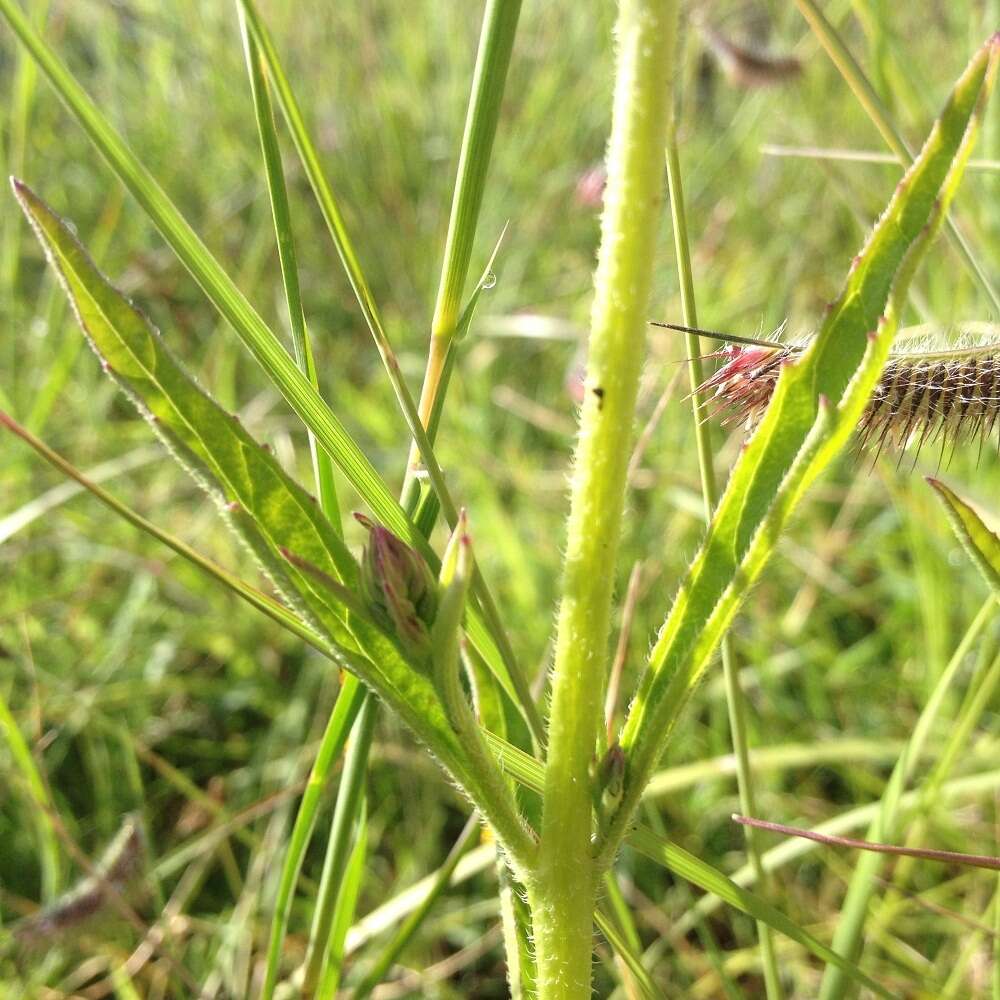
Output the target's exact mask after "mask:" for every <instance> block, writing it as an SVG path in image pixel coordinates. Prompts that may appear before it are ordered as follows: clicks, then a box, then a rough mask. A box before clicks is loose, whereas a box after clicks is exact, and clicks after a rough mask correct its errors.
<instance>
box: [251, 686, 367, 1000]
mask: <svg viewBox="0 0 1000 1000" xmlns="http://www.w3.org/2000/svg"><path fill="white" fill-rule="evenodd" d="M364 698H365V692H364V688H363V687H362V686H361V684H360V683H359V682H358V681H357V679H356V678H354V677H352V676H348V677H346V678H345V680H344V686H343V688H342V689H341V691H340V694H339V695H338V696H337V703H336V705H335V706H334V709H333V713H332V714H331V715H330V719H329V721H328V722H327V724H326V729H325V731H324V732H323V739H322V740H321V742H320V746H319V751H318V753H317V754H316V760H315V761H314V762H313V766H312V770H311V771H310V772H309V783H308V784H307V785H306V790H305V791H304V792H303V793H302V801H301V803H300V804H299V809H298V812H297V813H296V814H295V824H294V826H293V827H292V835H291V838H290V840H289V843H288V850H287V852H286V854H285V862H284V865H283V866H282V869H281V879H280V881H279V883H278V897H277V899H276V900H275V903H274V916H273V917H272V920H271V933H270V937H269V939H268V946H267V966H266V971H265V974H264V983H263V985H262V987H261V997H262V998H269V997H273V996H274V989H275V987H276V986H277V985H278V973H279V971H280V968H281V952H282V945H283V943H284V940H285V929H286V928H287V926H288V917H289V914H290V913H291V909H292V899H293V897H294V894H295V883H296V882H297V881H298V878H299V872H300V871H301V870H302V862H303V860H304V859H305V854H306V848H307V847H308V846H309V840H310V838H311V836H312V830H313V826H314V824H315V823H316V814H317V812H318V811H319V805H320V800H321V798H322V795H323V791H324V790H325V789H326V785H327V781H328V780H329V777H330V771H331V769H332V767H333V763H334V761H336V759H337V758H338V757H339V756H340V753H341V751H342V750H343V749H344V744H345V743H346V742H347V736H348V734H349V733H350V731H351V726H352V725H353V723H354V720H355V718H356V717H357V714H358V711H359V710H360V708H361V704H362V702H363V700H364Z"/></svg>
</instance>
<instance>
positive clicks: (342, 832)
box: [302, 693, 378, 998]
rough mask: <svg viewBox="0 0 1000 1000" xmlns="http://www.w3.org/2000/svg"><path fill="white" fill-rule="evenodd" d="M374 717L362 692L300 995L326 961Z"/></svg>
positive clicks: (307, 992)
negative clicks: (361, 700)
mask: <svg viewBox="0 0 1000 1000" xmlns="http://www.w3.org/2000/svg"><path fill="white" fill-rule="evenodd" d="M377 717H378V701H377V700H376V699H375V697H374V696H373V695H371V694H370V693H369V694H366V695H365V698H364V701H363V702H362V704H361V709H360V711H359V712H358V717H357V719H356V721H355V724H354V727H353V729H352V730H351V744H350V746H349V747H348V750H347V757H346V759H345V761H344V773H343V775H341V778H340V787H339V788H338V790H337V806H336V809H335V810H334V815H333V827H332V828H331V830H330V839H329V840H328V841H327V847H326V858H325V859H324V862H323V874H322V876H321V877H320V885H319V896H318V898H319V899H320V900H321V901H322V904H323V905H321V906H320V905H318V906H317V907H316V912H315V913H314V914H313V925H312V930H311V931H310V934H309V949H308V951H307V953H306V963H305V974H304V978H303V982H302V996H303V998H309V997H312V996H313V995H314V993H315V991H316V986H317V985H318V983H319V981H320V976H321V975H322V972H323V966H324V964H325V963H326V958H327V952H328V945H329V942H330V930H331V928H332V927H333V917H334V913H335V912H336V906H337V899H338V897H339V895H340V888H341V882H342V880H343V876H344V872H345V870H346V868H347V859H348V857H349V856H350V853H351V852H350V843H351V833H352V832H353V830H354V823H355V820H356V819H358V818H359V816H360V814H361V800H362V797H363V795H364V789H365V776H366V772H367V770H368V751H369V748H370V747H371V742H372V736H373V735H374V733H375V720H376V719H377Z"/></svg>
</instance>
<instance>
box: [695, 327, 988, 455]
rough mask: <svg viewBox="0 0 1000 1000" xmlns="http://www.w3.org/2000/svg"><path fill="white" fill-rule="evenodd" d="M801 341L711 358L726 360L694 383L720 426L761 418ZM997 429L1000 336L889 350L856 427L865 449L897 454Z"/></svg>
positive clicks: (736, 348) (740, 348)
mask: <svg viewBox="0 0 1000 1000" xmlns="http://www.w3.org/2000/svg"><path fill="white" fill-rule="evenodd" d="M804 346H806V345H803V344H777V345H775V346H774V347H766V346H763V345H760V346H744V345H740V344H727V345H726V347H724V348H723V349H722V350H721V351H718V352H716V354H715V356H716V357H721V358H725V359H726V360H725V363H724V364H723V365H722V366H721V367H720V368H719V369H718V371H716V372H715V373H714V374H713V375H711V376H710V377H709V378H707V379H706V380H705V381H704V382H703V383H702V384H701V385H700V386H699V387H698V391H699V392H700V393H711V395H712V403H713V404H714V406H713V412H712V415H713V416H716V415H721V416H722V418H723V423H724V424H737V423H743V424H744V425H745V426H746V427H747V429H750V428H752V427H754V426H755V425H756V424H757V422H758V421H759V420H760V418H761V416H762V415H763V412H764V410H765V408H766V407H767V404H768V403H769V402H770V400H771V395H772V393H773V392H774V387H775V385H776V384H777V381H778V376H779V375H780V374H781V368H782V365H783V364H784V363H785V362H787V361H790V360H794V358H795V357H797V356H798V355H799V354H800V353H801V351H802V350H803V348H804ZM998 426H1000V338H997V337H991V338H988V339H980V340H979V341H978V342H970V341H968V340H966V341H965V342H961V343H958V344H956V345H954V346H953V347H948V348H944V349H942V348H941V347H939V346H936V345H935V344H933V343H931V342H923V343H919V344H916V345H914V346H911V347H908V349H907V350H905V351H900V352H897V353H894V354H892V355H891V356H890V358H889V361H888V363H887V364H886V366H885V369H884V371H883V372H882V377H881V378H880V379H879V382H878V385H877V386H876V388H875V391H874V393H873V394H872V398H871V400H870V401H869V404H868V407H867V409H866V410H865V414H864V417H863V418H862V420H861V423H860V425H859V427H858V432H859V439H860V444H861V446H862V447H863V448H868V447H875V448H876V449H877V450H878V451H881V449H882V448H883V447H884V446H885V445H890V446H891V447H893V448H896V449H899V450H900V451H903V450H905V449H906V448H908V447H911V446H915V449H916V454H919V452H920V449H921V448H923V447H924V445H927V444H930V445H934V444H938V445H940V447H941V451H942V455H943V453H944V452H945V451H946V450H947V449H948V447H949V445H950V446H951V448H952V449H954V448H955V447H956V446H957V445H958V444H959V443H960V442H963V441H976V440H978V441H979V442H980V446H981V445H982V443H983V442H984V441H985V440H986V439H987V438H989V437H990V435H991V434H992V433H993V431H994V430H995V429H996V428H997V427H998Z"/></svg>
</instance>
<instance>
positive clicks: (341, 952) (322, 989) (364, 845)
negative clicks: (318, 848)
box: [316, 801, 368, 1000]
mask: <svg viewBox="0 0 1000 1000" xmlns="http://www.w3.org/2000/svg"><path fill="white" fill-rule="evenodd" d="M357 828H358V834H357V839H356V840H355V842H354V847H353V849H352V850H351V856H350V858H348V861H347V868H346V870H345V871H344V879H343V884H342V886H341V890H340V893H339V894H338V898H337V911H336V913H335V914H334V919H333V928H332V930H331V932H330V946H329V949H328V950H329V955H328V958H327V963H326V968H325V969H324V970H323V978H322V979H321V980H320V984H319V987H318V989H317V990H316V1000H335V998H336V996H337V990H338V988H339V986H340V981H341V979H342V977H343V974H344V958H345V950H346V943H347V932H348V931H349V930H350V929H351V921H352V920H353V919H354V913H355V911H356V910H357V905H358V897H359V896H360V895H361V886H362V882H363V880H364V877H365V874H366V873H367V870H368V869H367V865H366V862H367V859H368V809H367V808H366V806H365V803H364V801H362V804H361V808H360V809H359V815H358V821H357Z"/></svg>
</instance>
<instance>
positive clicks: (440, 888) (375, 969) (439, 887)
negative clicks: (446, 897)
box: [353, 813, 480, 1000]
mask: <svg viewBox="0 0 1000 1000" xmlns="http://www.w3.org/2000/svg"><path fill="white" fill-rule="evenodd" d="M479 830H480V820H479V817H478V816H477V815H476V814H475V813H473V814H472V816H470V817H469V819H468V821H467V822H466V824H465V828H464V829H463V830H462V832H461V834H459V837H458V840H456V841H455V843H454V844H453V845H452V848H451V850H450V851H449V852H448V857H447V858H445V860H444V864H442V865H441V867H440V868H438V869H437V871H436V872H434V875H433V882H432V883H431V885H430V887H429V888H428V891H427V893H426V894H425V895H424V897H423V898H422V899H421V901H420V903H419V905H418V906H416V907H415V908H414V909H413V910H412V911H411V912H410V913H409V914H408V915H407V917H406V919H405V920H404V921H403V922H402V924H401V925H400V927H399V929H398V930H397V931H396V933H395V934H393V936H392V938H391V939H390V941H389V943H388V944H387V945H386V946H385V947H384V948H383V949H382V951H381V952H380V953H379V955H378V957H377V958H376V959H375V962H374V963H373V964H372V966H371V968H370V969H369V970H368V971H367V972H366V973H365V977H364V979H363V980H362V981H361V982H360V983H359V984H358V985H357V987H355V990H354V993H353V1000H364V998H365V997H367V996H369V995H370V994H371V992H372V990H374V989H375V987H376V986H378V984H379V983H380V982H382V980H383V978H384V977H385V974H386V973H387V972H388V971H389V969H390V968H391V967H392V964H393V963H394V962H395V961H396V959H397V958H398V957H399V955H400V954H401V953H402V951H403V949H404V948H405V947H406V946H407V944H409V942H410V941H411V940H412V939H413V935H414V934H416V932H417V931H418V930H419V929H420V926H421V925H422V924H423V922H424V920H425V919H426V918H427V915H428V914H429V913H430V911H431V908H432V907H433V906H434V904H435V903H436V902H437V900H438V899H439V898H440V897H441V895H442V894H443V893H444V892H445V890H447V888H448V886H449V884H450V883H451V877H452V875H453V874H454V873H455V869H456V867H457V866H458V863H459V861H461V860H462V858H463V857H464V856H465V854H466V852H467V851H468V850H469V849H470V848H471V847H472V846H473V844H475V842H476V841H477V840H478V839H479Z"/></svg>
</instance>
